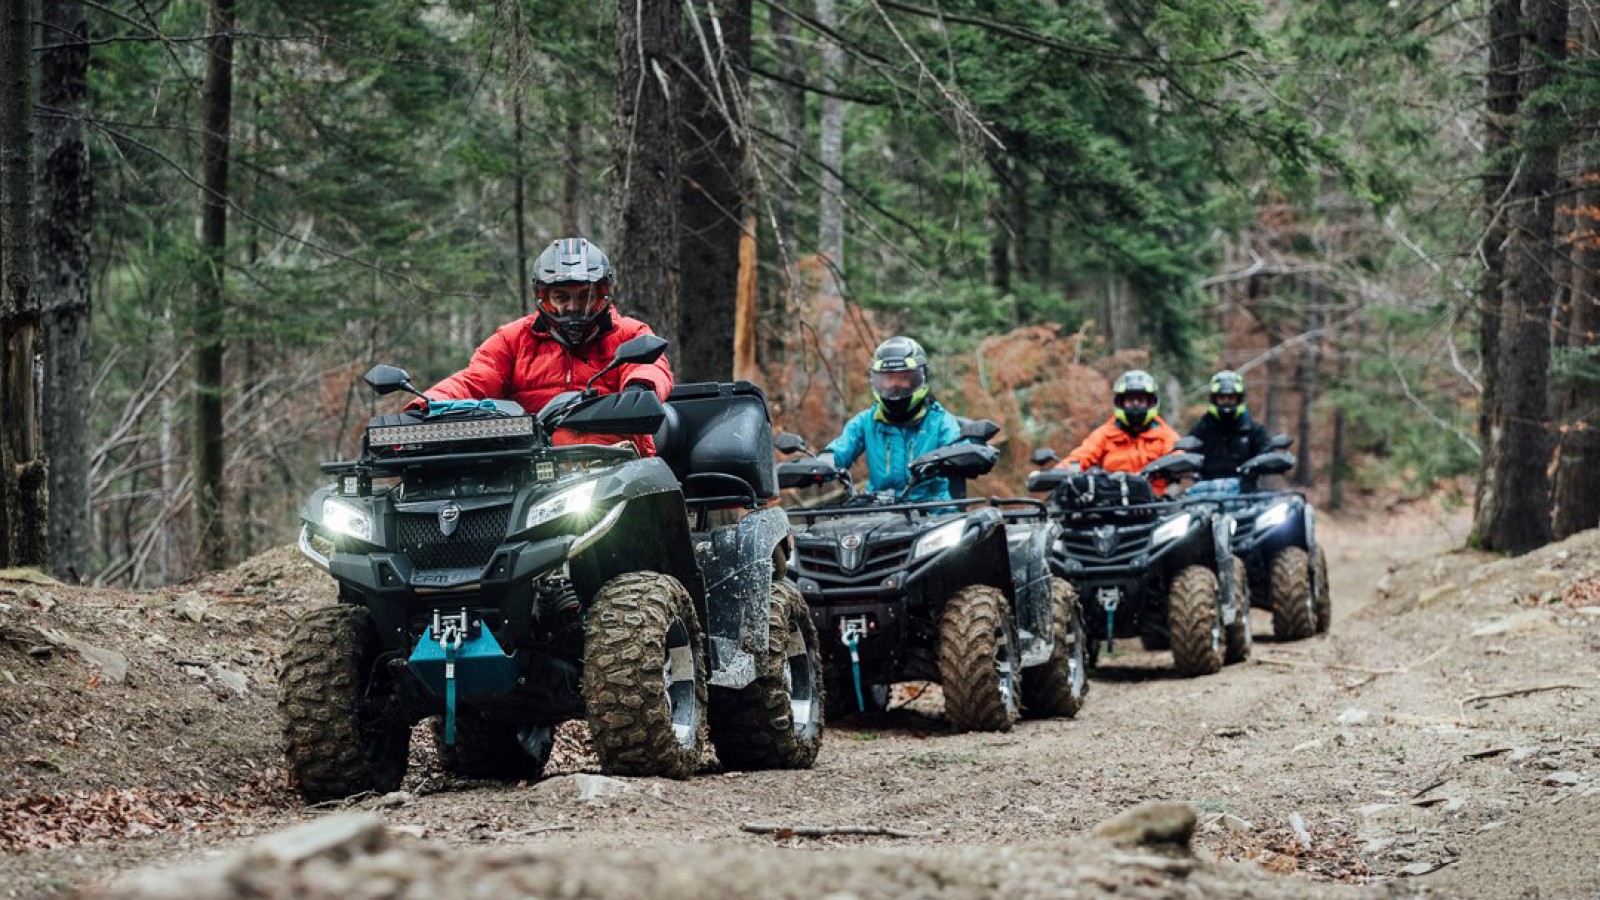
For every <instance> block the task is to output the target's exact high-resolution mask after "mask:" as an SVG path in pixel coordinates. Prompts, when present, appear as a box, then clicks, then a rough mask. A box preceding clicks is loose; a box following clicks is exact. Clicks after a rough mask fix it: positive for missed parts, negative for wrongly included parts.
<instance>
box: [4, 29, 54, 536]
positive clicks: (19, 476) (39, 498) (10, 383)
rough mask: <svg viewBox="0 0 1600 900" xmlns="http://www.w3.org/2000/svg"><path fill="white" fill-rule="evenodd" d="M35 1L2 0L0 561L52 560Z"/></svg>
mask: <svg viewBox="0 0 1600 900" xmlns="http://www.w3.org/2000/svg"><path fill="white" fill-rule="evenodd" d="M31 6H32V4H31V3H30V2H29V0H0V422H3V423H4V427H3V428H0V568H4V567H9V566H39V567H43V566H45V565H47V564H48V563H49V543H48V540H47V538H46V531H47V525H46V523H47V521H48V515H47V513H48V505H49V494H48V485H47V484H46V482H47V480H48V476H47V466H46V464H45V457H44V441H43V434H42V429H41V427H40V421H39V420H40V412H39V392H40V386H39V384H38V382H37V375H36V366H37V364H38V361H39V360H38V356H39V351H40V349H41V343H42V342H41V341H40V338H39V286H38V277H37V271H36V266H37V260H36V258H35V254H36V252H37V251H36V247H35V245H34V240H35V238H34V231H35V223H34V217H33V186H34V165H33V125H34V122H33V99H34V85H33V45H34V37H35V35H34V28H33V17H32V16H31V15H30V13H31V12H32V9H31Z"/></svg>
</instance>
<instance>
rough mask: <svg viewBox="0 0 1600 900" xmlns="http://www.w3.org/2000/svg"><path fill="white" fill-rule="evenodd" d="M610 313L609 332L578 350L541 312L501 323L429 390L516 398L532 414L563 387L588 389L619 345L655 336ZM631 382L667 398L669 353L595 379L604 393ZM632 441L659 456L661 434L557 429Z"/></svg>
mask: <svg viewBox="0 0 1600 900" xmlns="http://www.w3.org/2000/svg"><path fill="white" fill-rule="evenodd" d="M607 315H608V316H609V317H610V321H609V323H607V324H606V325H605V326H603V327H604V329H605V330H604V331H602V332H601V333H600V334H598V335H596V336H595V337H593V338H591V339H590V340H589V342H588V343H586V344H584V345H583V346H581V347H579V348H578V350H577V351H572V350H568V349H567V348H566V347H565V346H563V345H561V344H560V343H559V342H557V341H556V339H555V338H553V337H551V336H550V332H549V331H546V330H545V329H542V328H539V327H538V326H537V321H538V316H524V317H523V318H520V319H517V320H516V321H513V322H510V323H508V324H506V325H503V326H501V327H500V329H499V330H498V331H496V332H495V333H494V334H491V335H489V339H488V340H486V341H484V342H483V345H482V346H480V347H479V348H478V350H477V352H476V353H474V354H472V362H471V363H470V364H468V365H467V367H466V368H465V369H462V370H461V371H459V372H457V373H456V374H454V375H451V376H450V377H449V378H446V379H444V380H443V381H441V382H439V383H438V384H436V385H434V386H433V387H431V388H428V389H427V390H426V391H423V393H424V394H427V395H428V396H429V397H432V398H434V399H435V400H483V399H485V398H489V399H494V400H515V401H517V402H518V403H520V404H522V408H523V409H525V410H527V411H528V412H529V413H537V412H538V411H539V410H541V409H543V408H544V405H545V404H546V403H549V402H550V401H551V400H552V399H554V398H555V396H556V395H557V394H559V393H561V392H562V391H577V390H582V389H583V385H584V383H585V382H587V381H588V380H589V378H590V376H592V375H594V373H596V372H598V371H600V370H601V369H603V368H605V365H606V363H608V362H610V361H611V357H612V355H613V354H614V353H616V351H617V347H618V346H620V345H621V344H622V342H623V341H626V340H628V339H629V338H633V337H638V336H639V335H641V334H652V333H653V332H652V331H651V330H650V326H648V325H646V324H644V323H643V322H641V321H639V320H638V319H630V318H628V317H627V316H624V315H621V314H619V313H618V312H617V311H616V309H615V308H614V307H613V308H612V309H610V310H608V311H607ZM631 382H641V383H643V384H647V385H649V386H650V388H651V389H652V390H654V391H655V392H656V396H658V397H660V398H661V399H662V400H665V399H667V395H668V394H670V393H672V370H671V369H670V368H668V366H667V359H666V357H664V356H663V357H662V358H661V359H660V360H659V361H657V362H655V363H653V364H651V365H647V366H622V367H621V368H618V369H615V370H613V371H611V372H609V373H607V374H606V375H605V377H603V378H601V379H600V380H599V381H597V382H595V387H596V388H597V389H598V390H599V392H600V393H602V394H612V393H616V392H617V391H620V390H622V388H623V386H624V385H626V384H629V383H631ZM619 440H632V441H633V442H634V444H635V445H636V446H637V447H638V448H639V454H640V455H641V456H653V455H655V450H656V444H655V438H654V437H653V436H651V435H647V434H642V435H637V436H634V437H628V438H624V437H622V436H619V435H586V434H577V433H574V432H569V431H566V430H561V431H557V432H556V435H555V443H557V444H599V443H606V444H609V443H613V442H615V441H619Z"/></svg>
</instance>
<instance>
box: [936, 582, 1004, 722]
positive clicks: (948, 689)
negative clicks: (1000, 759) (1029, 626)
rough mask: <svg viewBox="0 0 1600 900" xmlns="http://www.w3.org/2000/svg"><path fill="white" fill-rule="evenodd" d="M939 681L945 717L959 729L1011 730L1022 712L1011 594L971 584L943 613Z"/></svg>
mask: <svg viewBox="0 0 1600 900" xmlns="http://www.w3.org/2000/svg"><path fill="white" fill-rule="evenodd" d="M939 680H940V684H941V685H942V686H943V688H944V711H945V716H946V718H948V719H949V720H950V724H952V725H954V726H955V727H956V729H957V730H959V731H1010V730H1011V725H1012V723H1014V722H1015V721H1016V720H1017V716H1018V715H1019V714H1020V713H1021V710H1020V708H1019V706H1020V697H1019V693H1020V692H1019V691H1018V690H1017V628H1016V625H1015V623H1013V622H1012V621H1011V610H1010V608H1009V604H1007V602H1006V595H1005V594H1002V593H1001V592H1000V591H999V589H997V588H993V587H989V586H988V585H981V584H974V585H968V586H967V587H964V588H962V589H960V590H958V591H956V592H955V593H954V594H952V595H950V599H949V600H947V601H945V604H944V613H943V614H942V615H940V616H939Z"/></svg>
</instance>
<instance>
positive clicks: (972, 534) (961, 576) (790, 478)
mask: <svg viewBox="0 0 1600 900" xmlns="http://www.w3.org/2000/svg"><path fill="white" fill-rule="evenodd" d="M776 444H777V448H778V450H779V451H781V452H785V453H802V454H806V456H807V457H808V458H804V459H797V460H792V461H788V462H783V463H780V464H779V465H778V483H779V485H780V486H782V487H785V488H803V487H818V486H823V485H828V484H830V483H834V482H838V483H840V484H842V485H843V486H844V490H845V497H844V499H843V501H842V502H840V503H837V504H834V505H829V506H814V507H802V508H794V509H790V510H788V514H789V517H790V519H791V522H792V523H793V524H794V525H795V532H794V556H793V558H792V559H791V560H790V562H789V577H790V578H791V579H793V580H794V582H795V584H796V585H798V586H799V588H800V594H801V596H803V597H804V598H805V601H806V604H807V605H808V606H809V608H810V610H811V616H812V619H813V620H814V622H815V624H816V629H817V632H818V633H819V634H822V635H825V636H826V637H825V638H824V639H823V641H822V644H823V654H822V656H823V668H824V673H825V674H824V676H823V677H824V684H825V685H826V695H827V699H828V707H829V715H830V717H832V716H838V715H841V714H844V713H847V712H849V711H851V710H859V711H861V712H868V713H871V712H881V711H883V710H884V709H885V708H886V707H887V704H888V697H889V687H890V685H892V684H894V683H895V682H901V681H914V680H925V681H936V682H938V683H939V684H940V685H941V686H942V687H943V688H944V700H945V715H946V717H947V718H949V720H950V722H951V724H952V725H954V726H955V727H956V728H957V729H960V730H963V731H1006V730H1009V729H1010V728H1011V726H1012V724H1013V723H1014V722H1015V721H1016V719H1017V717H1018V715H1020V713H1021V706H1022V695H1021V685H1020V682H1021V667H1022V662H1023V658H1022V653H1021V649H1020V645H1019V642H1018V634H1017V630H1018V629H1017V624H1018V623H1017V619H1016V618H1015V616H1014V615H1013V612H1012V610H1013V606H1012V601H1013V600H1014V599H1015V597H1016V593H1015V590H1014V587H1013V582H1012V577H1011V563H1010V554H1009V550H1008V548H1007V541H1006V531H1005V527H1004V525H1003V522H1002V519H1001V515H1000V512H999V510H996V509H993V508H991V507H989V506H988V501H986V500H934V501H922V502H909V501H907V500H906V495H907V493H909V492H910V491H911V490H912V489H913V488H914V487H915V486H916V485H918V484H921V483H923V482H924V481H927V480H929V479H933V478H951V479H961V478H975V477H977V476H979V475H982V474H984V473H985V472H988V471H989V470H990V469H992V468H993V467H994V463H995V460H996V458H997V456H998V453H997V451H996V450H995V449H994V448H993V447H987V446H982V445H978V444H970V443H962V444H953V445H951V446H948V447H941V448H939V449H937V450H934V451H931V452H929V453H926V454H923V455H922V456H919V457H917V458H916V459H915V460H912V462H911V467H910V468H911V479H910V482H909V484H907V486H906V488H905V489H904V490H902V491H900V492H899V493H898V494H897V493H894V492H878V493H858V492H857V491H856V489H855V485H854V483H853V482H852V481H851V479H850V476H849V473H848V472H846V471H843V470H841V469H838V468H836V467H835V466H833V465H832V464H830V463H829V462H828V461H825V460H822V459H819V458H818V457H816V456H813V455H810V451H809V450H808V449H807V448H806V447H805V442H804V441H803V440H802V439H800V438H799V436H797V435H793V434H781V435H779V436H778V439H777V441H776ZM1045 656H1046V657H1048V656H1049V654H1048V653H1046V654H1045Z"/></svg>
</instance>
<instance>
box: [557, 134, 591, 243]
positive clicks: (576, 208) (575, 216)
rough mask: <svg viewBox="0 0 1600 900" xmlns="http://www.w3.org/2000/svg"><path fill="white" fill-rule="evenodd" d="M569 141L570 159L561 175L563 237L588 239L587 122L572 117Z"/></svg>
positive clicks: (565, 163)
mask: <svg viewBox="0 0 1600 900" xmlns="http://www.w3.org/2000/svg"><path fill="white" fill-rule="evenodd" d="M568 115H569V118H568V119H567V139H566V141H565V142H563V147H562V149H563V152H564V153H565V154H566V158H565V159H564V160H562V164H561V171H562V179H561V233H562V234H566V235H587V234H588V233H589V210H588V208H587V207H586V206H585V204H584V198H585V197H587V196H588V194H587V193H586V192H585V191H584V189H583V120H582V119H581V118H579V117H578V116H577V115H576V114H572V113H569V114H568Z"/></svg>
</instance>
